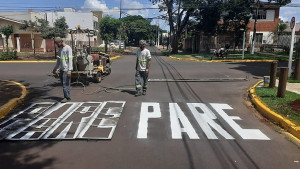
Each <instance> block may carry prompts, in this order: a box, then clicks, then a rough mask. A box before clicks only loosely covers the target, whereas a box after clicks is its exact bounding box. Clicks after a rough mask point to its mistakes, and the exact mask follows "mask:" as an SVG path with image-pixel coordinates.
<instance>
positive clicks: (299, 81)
mask: <svg viewBox="0 0 300 169" xmlns="http://www.w3.org/2000/svg"><path fill="white" fill-rule="evenodd" d="M288 82H289V83H300V80H294V79H293V78H289V79H288Z"/></svg>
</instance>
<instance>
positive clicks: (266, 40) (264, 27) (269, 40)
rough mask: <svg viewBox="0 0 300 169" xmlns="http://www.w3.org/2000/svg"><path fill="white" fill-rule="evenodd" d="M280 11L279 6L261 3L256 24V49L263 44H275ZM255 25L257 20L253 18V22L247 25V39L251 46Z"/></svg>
mask: <svg viewBox="0 0 300 169" xmlns="http://www.w3.org/2000/svg"><path fill="white" fill-rule="evenodd" d="M279 9H280V6H279V5H276V4H272V3H267V2H260V7H259V9H258V15H257V22H256V35H255V47H256V48H257V47H259V46H260V45H262V44H273V42H274V32H276V31H277V29H278V23H279ZM255 12H256V11H254V13H255ZM254 24H255V20H254V19H253V17H252V19H251V22H250V23H249V24H248V25H247V26H248V28H249V30H248V32H247V39H248V40H249V41H248V42H249V44H251V41H252V38H253V32H254Z"/></svg>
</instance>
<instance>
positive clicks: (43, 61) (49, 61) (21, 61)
mask: <svg viewBox="0 0 300 169" xmlns="http://www.w3.org/2000/svg"><path fill="white" fill-rule="evenodd" d="M55 62H56V60H55V61H54V60H53V61H52V60H41V61H36V60H31V61H29V60H28V61H24V60H19V61H16V60H14V61H0V63H55Z"/></svg>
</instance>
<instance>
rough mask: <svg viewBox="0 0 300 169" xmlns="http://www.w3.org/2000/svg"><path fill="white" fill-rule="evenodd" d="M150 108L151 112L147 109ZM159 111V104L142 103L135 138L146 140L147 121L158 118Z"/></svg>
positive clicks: (159, 115)
mask: <svg viewBox="0 0 300 169" xmlns="http://www.w3.org/2000/svg"><path fill="white" fill-rule="evenodd" d="M150 108H152V110H153V111H150V110H149V109H150ZM160 117H161V111H160V107H159V103H145V102H143V103H142V106H141V113H140V123H139V129H138V134H137V138H147V133H148V119H149V118H160Z"/></svg>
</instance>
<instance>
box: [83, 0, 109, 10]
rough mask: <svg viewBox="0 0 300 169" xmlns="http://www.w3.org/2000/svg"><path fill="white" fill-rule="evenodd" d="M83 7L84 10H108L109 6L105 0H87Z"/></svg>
mask: <svg viewBox="0 0 300 169" xmlns="http://www.w3.org/2000/svg"><path fill="white" fill-rule="evenodd" d="M81 9H82V11H91V10H100V11H107V10H108V7H107V6H106V3H105V2H104V1H99V0H85V1H84V4H83V6H82V7H81Z"/></svg>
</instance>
